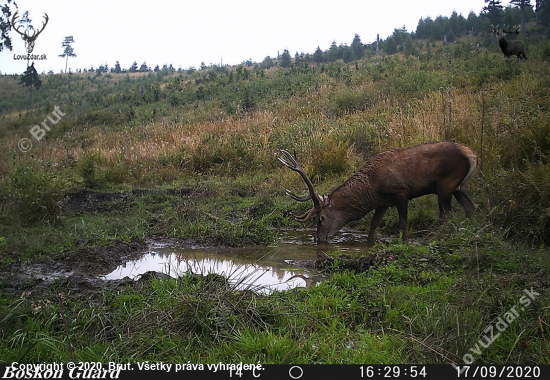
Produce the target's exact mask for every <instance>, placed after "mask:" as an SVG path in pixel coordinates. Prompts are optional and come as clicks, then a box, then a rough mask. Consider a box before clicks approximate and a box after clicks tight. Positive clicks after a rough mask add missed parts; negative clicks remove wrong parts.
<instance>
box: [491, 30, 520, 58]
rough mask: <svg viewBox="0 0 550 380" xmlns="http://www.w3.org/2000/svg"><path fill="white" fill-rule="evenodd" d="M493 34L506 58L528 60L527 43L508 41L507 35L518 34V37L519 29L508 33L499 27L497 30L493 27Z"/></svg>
mask: <svg viewBox="0 0 550 380" xmlns="http://www.w3.org/2000/svg"><path fill="white" fill-rule="evenodd" d="M493 33H494V34H495V35H496V36H497V40H498V47H499V48H500V51H502V53H503V54H504V56H505V57H506V58H510V56H512V55H515V56H517V57H518V58H519V59H527V55H526V53H525V51H526V48H525V43H524V42H523V41H520V40H513V41H508V40H507V39H506V33H516V35H517V34H519V29H518V28H516V30H515V31H506V30H504V29H500V30H499V29H498V25H497V27H496V28H495V27H494V26H493Z"/></svg>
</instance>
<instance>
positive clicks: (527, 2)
mask: <svg viewBox="0 0 550 380" xmlns="http://www.w3.org/2000/svg"><path fill="white" fill-rule="evenodd" d="M510 4H514V5H517V6H518V7H519V9H521V34H525V8H529V7H531V0H511V1H510Z"/></svg>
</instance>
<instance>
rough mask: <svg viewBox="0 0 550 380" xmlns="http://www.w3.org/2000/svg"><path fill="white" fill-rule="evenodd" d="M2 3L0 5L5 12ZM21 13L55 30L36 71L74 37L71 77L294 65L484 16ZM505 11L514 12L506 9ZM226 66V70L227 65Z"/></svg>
mask: <svg viewBox="0 0 550 380" xmlns="http://www.w3.org/2000/svg"><path fill="white" fill-rule="evenodd" d="M3 3H4V1H3V0H0V4H3ZM16 3H17V5H18V7H19V14H20V15H22V14H23V13H24V12H25V11H29V16H30V19H31V20H32V24H33V26H34V27H35V28H36V29H39V28H40V27H41V26H42V22H43V21H44V19H43V15H44V13H47V14H48V16H49V22H48V25H47V26H46V28H45V29H44V31H43V32H42V33H41V34H40V35H39V36H38V38H37V39H36V44H35V47H34V51H33V54H38V55H41V54H46V57H47V59H46V60H43V61H36V62H35V67H36V69H37V70H38V71H39V72H43V71H45V72H48V71H49V70H50V69H51V70H53V71H54V72H56V73H58V72H60V71H61V70H64V69H65V59H64V58H61V57H59V54H62V53H63V49H62V47H61V43H62V41H63V40H64V38H65V37H66V36H73V38H74V41H75V43H74V44H73V48H74V52H75V54H77V57H76V58H70V59H69V68H71V69H72V70H73V71H74V70H75V69H78V68H81V69H83V68H87V69H89V68H90V67H91V66H92V65H93V67H94V68H97V67H98V66H100V65H104V64H107V65H108V66H109V68H111V67H113V66H114V65H115V63H116V61H117V60H118V61H119V62H120V65H121V67H122V68H129V67H130V65H131V64H132V63H133V62H134V61H136V62H137V63H138V65H141V64H142V63H143V62H147V65H148V66H150V67H154V66H155V65H157V64H158V65H159V66H160V67H162V65H164V64H172V65H173V66H174V67H175V68H179V67H181V68H183V69H187V68H189V67H191V66H193V67H196V68H198V67H200V65H201V62H204V63H205V64H206V65H210V64H212V63H214V64H219V63H220V62H223V64H230V65H236V64H239V63H241V62H243V61H246V60H248V59H252V60H253V61H255V62H261V61H262V60H263V59H264V58H265V57H266V56H271V57H276V56H277V52H281V53H282V52H283V50H284V49H288V50H289V52H290V53H291V55H292V56H294V54H295V53H296V52H298V53H302V52H303V53H314V52H315V49H316V48H317V46H319V47H320V48H321V50H323V51H324V50H327V49H328V48H329V47H330V45H331V43H332V41H336V43H337V45H340V44H343V43H346V44H348V45H349V44H351V42H352V40H353V37H354V35H355V34H358V35H359V36H360V37H361V41H362V42H363V43H371V42H373V41H375V40H376V34H377V33H378V34H380V38H381V39H385V38H387V37H388V36H389V35H391V34H392V33H393V31H394V29H396V28H401V27H403V26H405V28H406V29H407V30H408V31H415V30H416V26H417V25H418V20H419V19H420V18H426V17H431V18H432V19H434V18H435V17H437V16H439V15H442V16H450V15H451V14H452V12H453V10H455V11H456V12H457V13H459V14H462V15H463V16H464V17H468V14H469V13H470V11H474V12H475V13H476V14H479V12H480V11H481V9H482V8H483V7H484V6H485V3H484V1H483V0H386V1H383V0H382V1H381V0H335V1H334V0H333V1H329V0H270V1H264V0H179V1H165V0H154V1H139V0H132V1H129V0H128V1H127V0H110V1H105V0H87V1H81V0H78V1H76V0H50V1H45V0H16ZM503 5H508V2H507V1H504V2H503ZM11 36H12V42H13V50H12V51H11V52H10V51H9V50H8V51H6V50H4V51H3V52H2V53H0V71H1V72H2V73H3V74H6V73H7V74H13V73H16V74H20V73H22V72H23V71H24V70H25V69H26V61H24V60H19V61H17V60H14V54H25V53H26V51H25V44H24V42H23V40H22V39H21V37H20V36H19V35H18V34H17V33H16V32H14V31H13V30H12V32H11ZM222 60H223V61H222Z"/></svg>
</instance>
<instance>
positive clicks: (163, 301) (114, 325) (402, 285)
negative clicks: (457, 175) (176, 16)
mask: <svg viewBox="0 0 550 380" xmlns="http://www.w3.org/2000/svg"><path fill="white" fill-rule="evenodd" d="M526 42H527V45H528V50H527V56H528V57H529V59H528V60H526V61H520V60H518V59H516V58H515V57H512V59H509V60H505V59H504V58H503V56H502V53H501V52H500V51H498V47H497V45H496V43H494V44H490V45H487V46H485V43H484V41H483V40H482V39H481V38H479V39H478V37H473V36H468V37H462V38H460V39H458V40H457V41H456V42H453V43H449V44H443V43H442V42H435V41H427V40H416V41H415V49H414V51H413V52H412V54H404V53H396V54H391V55H388V54H384V53H383V54H381V55H378V56H375V55H369V56H365V57H364V58H362V59H359V60H354V61H351V62H348V63H345V62H344V61H343V60H337V61H334V62H329V63H317V64H316V63H311V62H300V61H293V62H292V65H291V66H290V67H289V68H282V67H280V66H274V67H270V68H262V67H261V65H260V64H252V65H250V66H247V65H239V66H236V67H229V66H224V67H216V66H213V67H209V68H205V69H203V70H198V71H196V70H195V71H194V70H190V71H180V72H177V71H173V70H169V69H165V70H160V71H158V72H150V73H131V74H126V73H120V74H118V73H103V74H99V75H98V74H96V73H74V74H48V75H40V79H41V80H42V85H41V87H40V89H39V90H34V89H33V92H32V103H31V108H30V110H29V92H28V90H27V89H24V88H23V87H22V86H20V85H19V84H17V83H18V81H19V78H18V77H16V76H1V77H0V123H1V128H0V156H1V157H2V159H1V160H0V176H1V177H0V202H1V209H2V216H1V219H2V221H1V227H0V262H1V263H2V270H0V272H4V273H9V272H10V270H11V269H10V268H12V267H10V265H15V264H17V265H22V264H23V263H35V262H49V261H58V262H75V263H78V262H80V261H79V260H84V258H86V259H87V260H88V259H89V258H90V257H92V256H93V254H94V253H98V257H100V258H98V259H97V261H98V262H99V261H101V260H109V252H111V250H112V251H113V252H115V251H116V252H118V250H119V248H120V247H121V245H122V246H123V247H132V246H133V245H139V244H142V243H143V241H144V240H145V239H147V238H150V237H163V238H171V239H179V240H182V241H187V240H186V239H190V240H192V241H193V242H198V243H200V244H204V245H208V246H211V247H212V246H213V247H218V246H254V245H269V244H274V242H276V235H277V231H278V230H279V229H281V228H293V229H294V228H302V227H303V225H301V224H300V223H298V222H296V221H295V220H294V219H293V217H292V216H291V215H290V213H289V211H292V212H296V213H300V212H304V211H306V210H307V208H308V206H309V205H306V204H297V203H296V202H294V201H292V200H291V199H289V198H288V197H286V196H285V189H286V188H289V189H294V191H296V192H298V193H300V194H301V193H302V192H303V191H305V190H304V189H305V187H304V184H303V181H302V180H301V179H300V178H299V176H298V175H296V174H295V173H293V172H291V171H290V170H288V169H286V168H284V167H283V166H282V165H281V164H280V163H279V162H278V160H277V159H276V157H277V155H278V152H279V150H280V149H286V150H288V151H289V152H292V153H293V154H295V155H296V156H297V158H298V160H299V161H300V162H301V163H302V164H303V167H304V168H305V170H306V172H307V173H308V174H309V175H310V177H311V178H312V180H313V182H314V185H315V186H316V189H317V190H318V191H319V192H320V193H321V194H327V193H329V192H330V191H331V190H333V189H334V188H336V186H337V185H338V184H340V183H342V182H343V180H345V179H346V178H347V177H349V176H350V175H351V174H352V173H353V172H354V171H355V170H357V169H358V168H359V167H360V166H361V165H362V164H363V163H364V162H365V160H367V159H368V157H370V156H371V155H373V154H374V153H376V152H379V151H381V150H383V149H389V148H398V147H406V146H411V145H414V144H419V143H423V142H429V141H441V140H451V141H456V142H460V143H462V144H465V145H467V146H469V147H471V148H472V149H473V150H475V151H476V152H477V153H478V155H479V156H480V158H481V166H480V170H478V172H477V173H476V175H475V177H474V180H473V181H472V184H471V189H470V194H471V197H472V199H473V200H474V202H475V203H477V204H478V210H477V211H476V214H475V216H474V218H473V220H472V221H469V220H467V219H465V217H464V216H463V213H462V212H461V210H457V212H456V213H455V215H454V216H453V218H452V220H451V221H450V222H448V223H446V224H443V225H440V224H439V223H438V221H437V202H436V199H435V197H423V198H419V199H416V200H413V201H412V202H410V205H409V230H410V232H411V233H410V235H411V237H412V238H413V241H415V242H417V243H418V244H401V241H400V239H399V232H398V223H397V213H396V212H395V210H391V211H390V212H389V213H388V215H387V216H386V217H385V218H384V220H383V222H382V225H381V226H380V230H378V231H377V232H378V234H379V237H385V238H386V237H388V238H389V243H387V244H384V243H382V244H377V245H376V247H375V248H374V249H373V251H370V252H363V253H362V255H363V256H365V257H371V258H372V260H373V262H376V263H377V264H376V266H374V267H373V268H372V269H370V270H369V271H366V272H365V271H363V272H361V271H357V270H351V271H349V270H344V268H346V260H350V258H349V257H346V255H342V252H329V253H327V254H326V255H327V256H326V257H325V265H326V268H325V269H326V270H327V271H329V272H331V273H332V275H333V277H332V279H331V280H330V281H327V282H326V283H324V285H322V286H319V287H315V288H312V289H310V288H308V290H307V291H306V290H304V292H282V293H281V294H277V295H275V296H273V297H271V298H269V297H265V298H264V297H258V298H255V297H252V296H250V295H249V294H248V293H244V294H241V295H234V294H233V293H231V292H227V291H226V289H225V288H223V287H222V288H216V289H217V290H216V291H217V292H218V293H214V294H213V295H212V293H211V292H210V290H212V286H213V285H212V284H211V283H208V282H201V281H200V280H197V279H195V278H193V277H192V278H188V279H186V280H172V281H171V282H170V281H168V280H166V281H165V282H163V281H160V280H155V281H152V285H150V286H152V287H153V288H146V287H145V285H144V287H143V288H141V287H131V286H129V287H128V288H113V289H114V290H112V292H111V291H109V292H107V293H106V294H105V295H102V296H101V297H99V296H98V297H99V298H101V299H100V300H99V301H98V299H97V298H96V299H94V300H91V301H90V302H89V303H88V301H85V300H78V299H77V298H72V296H71V294H70V292H69V291H67V292H66V293H63V294H66V295H65V296H63V297H66V299H65V298H59V297H58V296H55V295H52V294H49V293H46V299H48V300H50V299H51V301H48V302H52V305H54V306H52V307H50V306H48V307H46V304H40V305H41V306H40V307H41V308H42V309H40V310H42V311H40V312H35V311H33V310H36V308H35V306H36V305H38V302H39V301H37V299H34V298H32V296H29V297H23V296H20V295H21V292H22V291H23V290H24V289H25V287H24V286H23V285H21V286H22V288H17V287H16V288H15V290H14V291H13V292H12V291H11V290H10V292H11V293H10V292H8V291H7V290H6V292H5V294H3V296H2V299H1V303H0V320H6V321H8V322H9V321H11V322H13V323H6V324H3V327H2V328H0V341H2V342H3V344H0V347H3V348H0V357H2V358H7V359H5V360H8V361H13V360H18V359H19V358H20V355H21V354H23V356H24V357H25V358H24V359H25V360H28V361H31V362H34V361H36V362H41V361H43V360H46V361H52V360H53V361H55V360H57V361H63V360H69V359H70V360H75V358H76V359H78V360H84V361H86V360H99V361H112V360H114V361H118V360H120V361H122V360H124V361H126V360H130V361H136V360H152V361H156V360H164V361H183V362H187V361H188V360H191V361H193V360H197V361H198V362H218V361H220V360H221V361H245V362H257V361H261V362H262V363H264V362H267V363H281V362H282V363H292V362H312V363H358V362H391V363H449V362H457V363H458V362H461V360H462V358H463V357H464V355H465V354H466V353H467V352H468V350H469V348H470V347H472V345H473V344H474V343H475V342H477V340H478V339H479V337H480V335H482V334H483V328H484V326H486V325H487V324H489V323H492V321H494V319H495V318H496V317H497V316H499V315H502V314H503V313H504V312H506V311H507V310H509V309H510V307H512V306H513V305H515V304H516V303H517V299H518V297H519V296H521V293H522V292H523V290H524V289H530V288H532V287H535V288H536V289H537V291H538V293H539V294H540V296H539V298H537V300H536V302H533V303H532V304H531V306H530V309H529V310H530V313H525V314H522V318H521V320H519V319H518V321H517V323H515V324H514V325H513V327H511V328H510V329H508V330H507V331H506V333H505V334H503V337H502V338H500V339H501V340H499V343H498V344H495V345H493V346H491V348H489V349H487V350H485V351H484V352H483V354H482V355H481V356H479V357H476V360H478V361H479V362H480V363H481V362H484V363H515V364H519V363H531V364H535V363H538V364H543V363H544V364H548V363H550V357H549V356H548V351H547V347H548V339H549V338H548V334H547V331H548V325H547V322H545V321H548V320H549V313H550V308H549V307H548V306H549V305H550V298H549V295H548V287H549V282H548V276H547V274H548V273H549V272H548V270H549V269H550V268H549V267H548V262H549V261H548V254H549V251H548V245H549V244H550V162H549V157H550V43H549V42H548V40H547V39H542V38H541V39H538V38H537V37H532V38H530V39H528V40H527V41H526ZM48 117H49V118H48ZM36 126H37V127H36ZM46 126H47V128H46ZM33 128H34V129H33ZM31 131H33V133H34V134H33V133H31ZM37 136H38V137H39V138H37ZM22 139H27V140H22ZM29 143H30V145H29ZM300 189H302V190H300ZM94 202H96V203H94ZM455 206H456V203H455ZM459 211H460V212H459ZM370 218H371V216H370V215H369V216H367V217H366V218H364V219H362V220H361V221H358V222H355V223H353V224H352V225H351V226H350V227H351V228H352V229H354V230H357V231H367V230H368V227H369V223H370ZM307 226H308V227H311V226H313V222H312V224H311V225H307ZM115 248H116V249H115ZM124 249H126V248H124ZM124 249H122V248H120V250H122V251H124ZM99 253H102V254H101V255H100V256H99ZM113 255H114V253H113ZM369 255H372V256H369ZM389 257H391V259H388V258H389ZM394 258H395V260H394ZM352 259H357V258H352ZM90 260H91V259H90ZM327 260H328V262H329V264H327V263H326V262H327ZM373 265H374V264H373ZM216 284H218V285H216V286H221V285H220V283H219V282H216ZM11 286H12V285H11V284H10V285H9V288H10V289H11ZM25 286H27V287H28V289H31V290H29V292H31V293H32V292H34V291H36V292H38V290H37V289H36V288H35V287H33V286H34V285H32V284H31V285H29V284H27V285H25ZM56 286H58V287H59V288H58V289H61V291H62V292H63V291H65V290H64V289H66V288H65V286H66V284H64V283H59V284H57V285H56ZM148 286H149V285H148ZM0 288H1V289H7V288H8V285H7V284H5V283H0ZM193 289H194V290H193ZM220 289H221V290H220ZM17 292H19V294H16V293H17ZM209 292H210V293H209ZM33 294H34V293H33ZM152 294H154V295H155V296H154V297H153V296H152ZM302 295H305V296H302ZM38 296H39V297H44V293H42V290H40V294H39V295H38V293H37V297H38ZM56 297H57V298H56ZM193 297H195V298H193ZM250 297H252V298H250ZM176 299H178V300H180V301H181V303H177V302H175V301H174V300H176ZM195 301H196V302H195ZM41 302H45V301H41ZM48 305H49V304H48ZM220 305H222V306H223V307H227V308H228V309H227V310H226V309H224V310H226V312H227V313H229V314H227V315H228V317H227V318H228V319H227V320H226V322H224V323H228V324H229V325H231V328H228V329H227V330H224V329H223V328H222V327H220V326H221V325H220V324H219V323H221V322H220V321H219V319H216V318H218V317H215V318H214V317H212V315H213V314H212V313H215V312H217V311H216V310H218V311H219V310H221V309H220V308H222V306H220ZM142 308H143V309H146V310H147V313H149V315H155V316H156V317H158V318H157V319H154V321H153V320H151V321H149V320H146V318H144V317H143V315H146V314H142V312H141V310H142ZM14 310H15V311H17V312H13V311H14ZM80 310H86V312H82V313H80ZM120 310H122V311H120ZM251 310H252V311H251ZM224 312H225V311H224ZM88 313H89V314H88ZM94 313H95V314H94ZM144 313H145V312H144ZM426 313H427V314H426ZM527 314H529V315H527ZM20 315H23V316H25V317H24V318H23V319H21V318H20V317H19V316H20ZM216 315H217V314H216ZM224 315H225V314H224ZM97 316H100V317H97ZM171 316H174V317H173V318H172V317H171ZM65 317H67V318H66V319H64V318H65ZM18 318H19V319H18ZM66 320H67V321H70V322H68V323H71V324H73V325H71V327H70V331H71V332H69V329H68V328H67V326H66V324H65V323H67V322H65V321H66ZM102 321H105V325H102V324H103V323H104V322H102ZM185 321H187V322H185ZM188 321H194V322H193V323H191V322H188ZM64 324H65V325H64ZM13 326H22V327H17V328H16V327H13ZM37 326H43V327H40V329H43V330H42V331H41V332H40V333H43V334H44V336H45V337H46V338H44V339H42V338H39V336H40V334H38V333H37V331H36V329H38V327H37ZM63 326H65V327H63ZM105 326H107V327H105ZM224 326H225V325H224ZM289 326H294V327H292V328H291V327H289ZM18 331H19V332H18ZM181 331H190V332H189V334H188V335H186V334H183V333H181ZM464 331H466V332H464ZM20 332H23V333H20ZM17 334H19V335H17ZM16 336H19V338H17V337H16ZM94 336H95V337H100V338H101V339H100V340H96V339H95V338H94V339H92V338H91V337H94ZM40 339H42V340H40ZM98 339H99V338H98ZM67 341H69V342H70V344H69V345H67ZM419 341H422V342H423V344H422V345H419V344H418V342H419ZM60 342H61V343H60ZM63 342H64V343H63ZM97 342H104V343H97ZM258 342H260V343H258ZM261 342H263V343H261ZM328 342H330V343H328ZM258 344H261V345H263V347H265V348H262V349H259V348H258ZM23 347H30V348H29V349H28V350H27V351H25V352H24V353H22V352H23V351H24V350H23ZM49 347H55V349H53V350H50V348H49ZM67 347H70V348H67ZM136 347H143V348H144V351H143V352H141V353H140V355H141V356H136V355H135V350H136ZM344 347H352V349H346V348H344ZM372 347H377V348H376V350H374V351H376V352H380V354H377V353H375V352H374V351H373V349H372ZM544 347H546V350H545V349H544ZM239 353H240V354H239ZM106 358H108V360H107V359H106ZM193 358H196V359H193ZM3 360H4V359H3Z"/></svg>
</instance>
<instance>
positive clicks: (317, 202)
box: [277, 149, 323, 222]
mask: <svg viewBox="0 0 550 380" xmlns="http://www.w3.org/2000/svg"><path fill="white" fill-rule="evenodd" d="M281 153H283V154H284V155H285V156H286V157H287V159H288V161H287V160H285V159H284V158H283V157H277V159H278V160H279V161H281V162H282V164H283V165H285V166H286V167H287V168H289V169H290V170H293V171H295V172H297V173H299V174H300V175H301V176H302V179H303V180H304V182H305V183H306V185H307V188H308V189H309V194H308V195H305V196H303V197H300V196H298V195H296V194H294V193H293V192H292V191H290V190H289V189H286V194H287V195H288V196H289V197H291V198H292V199H294V200H295V201H298V202H306V201H309V200H310V199H311V200H312V201H313V208H311V209H309V210H308V211H307V212H306V213H304V214H302V215H294V214H292V215H293V216H294V217H295V218H296V220H298V221H299V222H307V221H308V220H309V219H311V217H312V216H313V215H315V214H316V213H317V212H319V210H320V209H321V202H322V201H323V198H321V197H319V196H318V195H317V194H315V191H314V189H313V184H312V183H311V180H310V179H309V177H308V176H307V174H306V172H305V171H304V169H302V167H301V166H300V164H299V163H298V161H296V159H295V158H294V157H293V156H292V155H291V154H290V153H288V152H287V151H286V150H283V149H281ZM289 161H290V162H289Z"/></svg>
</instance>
